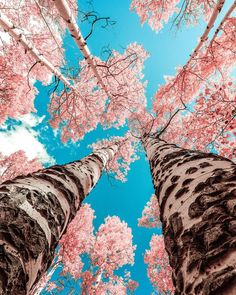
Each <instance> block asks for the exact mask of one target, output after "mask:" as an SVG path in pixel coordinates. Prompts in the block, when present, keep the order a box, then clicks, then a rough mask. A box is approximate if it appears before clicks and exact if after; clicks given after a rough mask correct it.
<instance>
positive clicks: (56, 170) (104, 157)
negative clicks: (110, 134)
mask: <svg viewBox="0 0 236 295" xmlns="http://www.w3.org/2000/svg"><path fill="white" fill-rule="evenodd" d="M116 150H117V146H116V145H113V146H110V147H108V148H106V149H100V150H98V151H96V152H94V153H93V154H91V155H89V156H87V157H85V158H83V159H82V160H80V161H77V162H72V163H69V164H66V165H63V166H52V167H49V168H47V169H43V170H40V171H38V172H34V173H32V174H29V175H27V176H18V177H16V178H15V179H13V180H10V181H6V182H4V183H2V184H1V186H0V198H1V204H0V212H1V214H0V223H1V229H0V231H1V241H0V248H1V252H0V270H1V271H0V294H9V295H10V294H19V295H21V294H27V293H28V292H29V291H30V290H31V288H32V286H33V285H34V284H35V283H36V282H37V281H38V280H39V279H40V277H41V276H42V274H44V272H45V271H46V270H47V269H48V267H49V266H50V264H51V262H52V260H53V257H54V250H55V248H56V246H57V243H58V241H59V239H60V238H61V236H62V234H63V233H64V232H65V230H66V228H67V225H68V223H69V222H70V221H71V220H72V218H73V217H74V216H75V214H76V211H77V210H78V209H79V207H80V204H81V202H82V200H83V199H84V198H85V197H86V196H87V195H88V193H89V192H90V191H91V189H92V188H93V187H94V186H95V185H96V183H97V181H98V179H99V178H100V176H101V173H102V170H103V168H104V167H105V165H106V164H107V162H109V160H111V159H112V157H113V155H114V153H115V152H116Z"/></svg>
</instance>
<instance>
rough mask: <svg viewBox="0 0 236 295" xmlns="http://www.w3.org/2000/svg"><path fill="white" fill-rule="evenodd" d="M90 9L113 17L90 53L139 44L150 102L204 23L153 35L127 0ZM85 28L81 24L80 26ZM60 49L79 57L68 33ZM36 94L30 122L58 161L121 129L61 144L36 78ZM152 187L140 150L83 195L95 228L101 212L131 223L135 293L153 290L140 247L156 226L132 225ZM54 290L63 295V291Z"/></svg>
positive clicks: (72, 59) (71, 59)
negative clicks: (126, 167) (122, 171)
mask: <svg viewBox="0 0 236 295" xmlns="http://www.w3.org/2000/svg"><path fill="white" fill-rule="evenodd" d="M93 3H94V9H95V11H97V12H98V13H99V14H100V15H101V16H110V18H111V19H112V20H115V21H116V25H115V26H113V27H112V28H107V29H99V28H96V29H95V31H94V34H93V36H92V37H91V38H90V39H89V40H88V46H89V48H90V50H91V52H92V54H93V55H97V56H99V55H100V53H101V49H102V47H103V46H106V45H109V46H110V48H111V49H116V50H118V51H122V48H124V47H126V46H127V45H128V44H129V43H131V42H137V43H140V44H142V45H143V46H144V48H145V49H146V50H147V51H148V52H149V53H150V55H151V56H150V58H149V59H148V60H147V61H146V63H145V70H144V74H145V79H146V80H147V81H148V87H147V93H146V94H147V98H148V104H149V105H151V99H152V96H153V94H154V93H155V91H156V89H157V88H158V85H159V84H163V83H164V79H163V76H164V75H174V73H175V68H176V67H177V66H178V65H181V64H182V65H183V64H184V63H185V62H186V60H187V59H188V56H189V54H190V53H191V51H192V50H193V48H194V47H195V45H196V43H197V39H198V38H199V37H200V34H201V33H202V32H203V29H204V24H201V25H198V26H197V27H193V28H187V29H186V28H184V27H183V28H182V29H181V30H180V31H178V32H177V34H176V32H175V31H174V30H172V31H171V30H170V25H167V26H165V28H164V29H163V30H162V31H161V32H160V33H158V34H156V33H155V32H153V31H152V30H151V29H150V28H149V26H148V25H146V24H145V25H144V26H143V27H141V25H140V23H139V18H138V16H137V15H136V14H135V13H134V12H131V11H130V10H129V5H130V0H122V1H121V0H113V1H107V0H94V2H93ZM79 7H80V9H82V10H84V11H86V10H87V9H88V6H87V5H86V2H85V1H80V2H79ZM84 30H86V28H84ZM64 48H65V49H66V57H67V60H68V63H69V64H70V65H72V66H73V65H75V64H77V62H78V58H79V56H80V54H79V52H78V51H77V49H76V46H75V44H74V42H73V41H72V40H71V38H70V36H69V34H67V36H66V37H65V40H64ZM37 87H38V89H39V94H38V96H37V99H36V102H35V106H36V108H37V111H38V114H39V115H40V116H42V115H45V116H46V117H45V119H44V120H43V121H42V122H41V124H40V125H39V126H38V127H36V130H37V131H38V132H39V133H40V138H39V139H40V141H41V142H42V144H44V145H45V146H46V149H47V152H48V154H49V155H51V156H53V157H54V158H55V160H56V162H57V163H58V164H64V163H66V162H69V161H73V160H77V159H80V158H82V157H83V156H85V155H87V154H88V153H90V151H91V150H90V149H88V148H87V145H89V144H91V143H92V142H94V141H96V140H97V139H98V138H100V139H101V138H106V137H107V136H108V135H120V134H121V135H122V134H123V133H124V130H122V129H121V130H118V131H117V130H106V131H103V130H101V129H100V128H98V130H96V131H94V132H91V133H89V134H87V135H86V136H85V139H84V140H83V141H82V142H77V143H68V144H66V145H63V144H62V143H61V142H60V138H59V136H58V135H57V136H55V135H54V134H53V132H52V130H51V128H50V127H49V126H48V124H47V119H48V118H49V116H48V113H47V103H48V100H49V99H48V94H47V89H45V88H43V87H42V86H41V85H40V84H39V83H37ZM152 193H153V187H152V182H151V176H150V172H149V166H148V162H147V160H146V159H145V157H144V154H141V155H140V160H139V161H136V162H135V163H134V164H133V165H132V166H131V171H130V173H129V175H128V181H127V182H126V183H121V182H118V181H112V182H111V181H110V179H109V178H108V176H107V175H103V177H102V179H101V180H100V181H99V183H98V185H97V186H96V187H95V189H94V190H93V191H92V193H91V194H90V195H89V196H88V197H87V199H86V202H89V203H90V204H91V206H92V208H93V209H95V211H96V219H95V228H98V226H99V225H100V224H101V223H102V222H103V220H104V218H105V217H106V216H107V215H110V216H112V215H118V216H119V217H120V218H121V219H122V220H125V221H126V222H127V223H128V224H129V226H131V227H132V231H133V236H134V244H136V245H137V250H136V255H135V265H134V266H133V267H132V268H131V269H130V270H131V272H132V278H133V279H135V280H137V281H138V282H139V288H138V290H137V291H136V292H135V294H137V295H149V294H151V293H152V292H153V289H152V287H151V285H150V283H149V281H148V279H147V276H146V266H145V264H144V262H143V254H144V252H145V249H147V248H149V241H150V239H151V236H152V234H153V233H159V234H160V231H159V230H148V229H144V228H140V227H137V219H138V218H139V217H140V216H141V212H142V209H143V207H144V205H145V204H146V202H147V201H148V199H149V198H150V196H151V194H152ZM58 294H67V292H66V291H64V292H60V293H58Z"/></svg>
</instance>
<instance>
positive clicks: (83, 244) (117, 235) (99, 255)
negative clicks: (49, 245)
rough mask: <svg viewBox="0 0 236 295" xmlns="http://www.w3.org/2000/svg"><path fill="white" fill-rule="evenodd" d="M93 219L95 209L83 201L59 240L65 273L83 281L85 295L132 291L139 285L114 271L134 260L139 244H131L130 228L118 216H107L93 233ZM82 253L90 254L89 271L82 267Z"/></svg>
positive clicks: (60, 256)
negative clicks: (95, 232) (136, 245)
mask: <svg viewBox="0 0 236 295" xmlns="http://www.w3.org/2000/svg"><path fill="white" fill-rule="evenodd" d="M93 219H94V211H93V210H92V209H91V208H90V206H89V205H88V204H84V205H82V207H81V208H80V210H79V211H78V213H77V214H76V216H75V218H74V219H73V220H72V222H71V223H70V224H69V226H68V229H67V232H66V233H65V234H64V235H63V237H62V239H61V240H60V245H61V248H60V250H59V261H61V263H62V264H63V266H64V268H63V271H62V273H63V274H64V275H65V274H67V273H68V274H70V275H71V276H72V277H73V278H74V279H75V280H78V279H80V280H81V290H82V294H97V295H99V294H110V293H109V291H112V292H115V291H117V292H118V290H119V291H120V292H123V291H122V290H124V292H125V290H130V292H131V291H132V290H134V289H135V286H136V287H137V285H136V284H135V282H134V281H132V280H131V279H130V277H125V279H123V278H122V277H118V276H116V275H115V274H114V271H115V270H117V269H119V268H120V267H122V266H123V265H125V264H133V262H134V250H135V248H136V247H135V246H133V245H132V233H131V229H130V228H129V227H128V226H127V223H125V222H123V221H121V220H120V219H119V217H117V216H113V217H107V218H106V219H105V223H104V224H102V225H101V226H100V227H99V229H98V231H97V234H96V236H94V234H93ZM85 220H86V222H84V221H85ZM83 254H86V255H88V256H89V257H90V266H89V269H88V270H83V268H84V263H83V261H82V258H83ZM104 278H105V280H104ZM111 294H116V293H111ZM118 294H126V293H118Z"/></svg>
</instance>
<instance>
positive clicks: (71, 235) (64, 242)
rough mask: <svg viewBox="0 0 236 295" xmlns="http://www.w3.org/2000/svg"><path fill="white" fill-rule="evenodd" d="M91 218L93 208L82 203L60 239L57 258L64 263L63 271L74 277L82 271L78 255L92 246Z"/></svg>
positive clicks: (93, 239)
mask: <svg viewBox="0 0 236 295" xmlns="http://www.w3.org/2000/svg"><path fill="white" fill-rule="evenodd" d="M93 219H94V210H92V209H91V207H90V206H89V205H88V204H84V205H83V206H82V207H81V208H80V210H79V211H78V213H77V214H76V216H75V218H74V219H73V221H72V222H71V223H70V224H69V226H68V228H67V231H66V234H64V235H63V236H62V238H61V240H60V245H61V248H60V251H59V259H61V262H62V263H63V265H64V269H63V272H65V273H66V272H68V273H70V275H72V276H73V277H74V278H75V279H78V278H79V277H80V276H81V273H82V268H83V262H82V260H81V257H80V255H81V254H83V253H90V252H91V251H92V248H93V246H94V242H95V237H94V234H93V230H94V228H93ZM85 220H86V222H85Z"/></svg>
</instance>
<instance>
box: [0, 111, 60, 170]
mask: <svg viewBox="0 0 236 295" xmlns="http://www.w3.org/2000/svg"><path fill="white" fill-rule="evenodd" d="M43 119H44V117H38V116H36V115H32V114H29V115H26V116H23V117H21V119H20V120H21V122H22V125H20V126H15V127H14V128H12V130H10V131H4V130H3V131H0V143H1V144H0V152H1V153H2V154H3V155H7V156H8V155H10V154H12V153H14V152H16V151H18V150H23V151H25V153H26V155H27V157H28V158H29V159H33V158H39V160H40V161H41V162H42V163H43V164H44V163H50V164H53V163H55V160H54V159H53V158H52V157H50V156H49V155H48V153H47V151H46V149H45V147H44V145H43V144H42V143H40V142H39V141H38V137H39V133H38V132H36V131H35V130H33V129H32V128H31V127H33V126H36V125H37V124H38V123H40V122H42V120H43Z"/></svg>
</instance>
